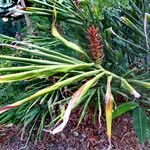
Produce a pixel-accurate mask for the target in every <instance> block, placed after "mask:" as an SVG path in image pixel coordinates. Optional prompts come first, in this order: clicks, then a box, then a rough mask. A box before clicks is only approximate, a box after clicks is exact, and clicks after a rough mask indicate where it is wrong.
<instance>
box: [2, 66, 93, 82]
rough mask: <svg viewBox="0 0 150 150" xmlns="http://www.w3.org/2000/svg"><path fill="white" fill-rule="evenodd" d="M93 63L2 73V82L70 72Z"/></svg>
mask: <svg viewBox="0 0 150 150" xmlns="http://www.w3.org/2000/svg"><path fill="white" fill-rule="evenodd" d="M92 65H93V64H81V65H80V64H79V65H55V66H54V65H52V66H49V67H46V68H42V69H37V70H32V71H26V72H20V73H14V74H9V75H2V76H0V83H6V82H14V81H20V80H25V79H30V78H31V79H32V78H35V77H43V76H44V77H47V76H50V75H52V74H55V73H58V72H65V73H66V72H69V71H70V70H72V69H73V70H80V69H82V68H88V67H90V66H92Z"/></svg>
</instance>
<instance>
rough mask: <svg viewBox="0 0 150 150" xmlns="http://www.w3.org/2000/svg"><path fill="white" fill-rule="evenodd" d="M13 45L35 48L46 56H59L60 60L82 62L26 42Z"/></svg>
mask: <svg viewBox="0 0 150 150" xmlns="http://www.w3.org/2000/svg"><path fill="white" fill-rule="evenodd" d="M14 43H19V44H21V45H24V46H27V47H32V48H36V49H38V50H40V51H42V52H44V53H47V54H52V55H56V56H60V57H62V58H66V59H69V60H72V61H75V62H82V61H80V60H79V59H76V58H73V57H71V56H67V55H65V54H62V53H60V52H56V51H54V50H49V49H47V48H44V47H40V46H38V45H35V44H31V43H26V42H22V41H14Z"/></svg>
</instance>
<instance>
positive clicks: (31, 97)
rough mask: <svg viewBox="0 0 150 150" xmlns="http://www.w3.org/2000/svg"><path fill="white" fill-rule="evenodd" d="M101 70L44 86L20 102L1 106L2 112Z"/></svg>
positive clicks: (0, 110) (0, 111) (0, 112)
mask: <svg viewBox="0 0 150 150" xmlns="http://www.w3.org/2000/svg"><path fill="white" fill-rule="evenodd" d="M99 72H100V71H99V70H95V71H89V72H86V73H83V74H80V75H77V76H74V77H71V78H69V79H66V80H63V81H61V82H57V83H55V84H54V85H52V86H49V87H47V88H44V89H42V90H40V91H38V92H36V93H35V94H33V95H31V96H29V97H27V98H25V99H23V100H20V101H18V102H15V103H13V104H10V105H7V106H5V107H2V108H0V114H2V113H4V112H6V111H8V110H10V109H12V108H16V107H18V106H20V105H22V104H24V103H26V102H28V101H31V100H34V99H36V98H37V97H39V96H42V95H44V94H46V93H50V92H52V91H54V90H57V89H60V88H62V87H64V86H66V85H70V84H72V83H75V82H78V81H80V80H82V79H83V78H86V77H89V76H93V75H96V74H98V73H99Z"/></svg>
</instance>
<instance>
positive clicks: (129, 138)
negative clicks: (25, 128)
mask: <svg viewBox="0 0 150 150" xmlns="http://www.w3.org/2000/svg"><path fill="white" fill-rule="evenodd" d="M78 118H79V113H77V112H74V113H72V115H71V117H70V121H69V123H68V125H67V126H66V128H65V130H64V131H63V132H62V133H60V134H57V135H54V136H52V135H50V133H47V132H44V136H43V139H42V140H41V141H40V142H38V143H36V144H35V143H34V139H32V140H30V141H29V144H28V145H27V146H26V147H24V146H25V143H26V138H27V137H26V138H25V139H24V140H21V139H20V135H21V131H20V127H18V126H15V125H13V126H10V127H9V126H1V127H0V150H105V149H106V148H107V147H108V141H107V136H106V128H105V123H104V121H102V127H101V129H100V130H99V124H98V123H96V124H94V123H93V121H91V120H92V118H93V114H92V113H89V115H88V117H86V119H85V120H84V121H82V123H81V124H80V125H79V127H78V128H76V125H77V119H78ZM102 120H103V119H102ZM112 144H113V149H115V150H150V144H148V143H145V144H140V142H139V141H138V138H137V137H136V134H135V131H134V129H133V119H132V117H131V116H130V115H129V114H126V115H123V116H121V117H120V118H118V119H115V120H114V121H113V136H112Z"/></svg>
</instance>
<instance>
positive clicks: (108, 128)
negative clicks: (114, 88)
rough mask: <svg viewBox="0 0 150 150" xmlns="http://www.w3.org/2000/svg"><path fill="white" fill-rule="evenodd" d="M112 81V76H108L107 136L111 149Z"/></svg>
mask: <svg viewBox="0 0 150 150" xmlns="http://www.w3.org/2000/svg"><path fill="white" fill-rule="evenodd" d="M111 81H112V76H108V78H107V87H106V95H105V103H106V124H107V136H108V141H109V147H108V149H110V148H111V132H112V131H111V130H112V129H111V128H112V109H113V96H112V94H111V85H110V84H111Z"/></svg>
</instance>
